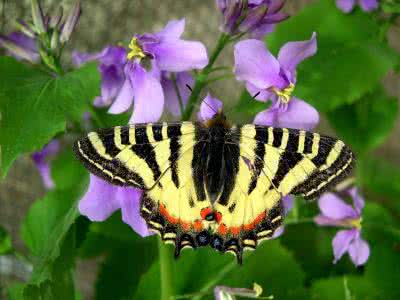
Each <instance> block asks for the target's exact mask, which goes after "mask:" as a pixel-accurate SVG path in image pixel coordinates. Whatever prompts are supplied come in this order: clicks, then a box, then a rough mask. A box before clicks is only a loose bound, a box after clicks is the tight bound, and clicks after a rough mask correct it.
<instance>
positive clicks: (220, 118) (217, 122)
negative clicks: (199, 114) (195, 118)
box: [204, 109, 232, 129]
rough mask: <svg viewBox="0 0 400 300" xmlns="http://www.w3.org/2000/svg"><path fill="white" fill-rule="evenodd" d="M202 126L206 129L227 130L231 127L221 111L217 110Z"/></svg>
mask: <svg viewBox="0 0 400 300" xmlns="http://www.w3.org/2000/svg"><path fill="white" fill-rule="evenodd" d="M204 125H205V126H206V127H207V128H210V127H223V128H226V129H229V128H231V127H232V125H231V123H230V122H229V121H228V120H227V118H226V116H225V114H224V113H223V111H222V109H219V110H218V111H217V112H216V113H215V115H214V116H213V117H212V118H211V119H208V120H206V121H205V122H204Z"/></svg>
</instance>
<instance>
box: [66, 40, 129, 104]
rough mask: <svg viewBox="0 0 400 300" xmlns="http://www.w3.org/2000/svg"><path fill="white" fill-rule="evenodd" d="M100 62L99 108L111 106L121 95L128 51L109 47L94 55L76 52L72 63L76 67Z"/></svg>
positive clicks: (97, 102) (97, 100) (73, 54)
mask: <svg viewBox="0 0 400 300" xmlns="http://www.w3.org/2000/svg"><path fill="white" fill-rule="evenodd" d="M93 60H98V61H99V62H100V64H99V67H98V68H99V72H100V74H101V95H100V96H99V97H96V99H95V100H94V105H95V106H97V107H103V106H110V105H111V104H112V102H113V101H114V100H115V98H116V97H117V95H118V94H119V92H120V90H121V88H122V85H123V84H124V81H125V74H124V66H125V64H126V50H125V48H123V47H113V46H109V47H106V48H104V49H103V50H102V51H100V52H98V53H94V54H85V53H79V52H77V51H74V52H73V53H72V62H73V64H74V65H75V66H78V67H79V66H81V65H82V64H84V63H86V62H88V61H93Z"/></svg>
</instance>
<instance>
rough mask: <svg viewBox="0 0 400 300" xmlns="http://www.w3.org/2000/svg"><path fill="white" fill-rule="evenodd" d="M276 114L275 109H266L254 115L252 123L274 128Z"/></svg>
mask: <svg viewBox="0 0 400 300" xmlns="http://www.w3.org/2000/svg"><path fill="white" fill-rule="evenodd" d="M277 113H278V111H277V110H276V109H271V108H270V109H266V110H263V111H261V112H259V113H258V114H256V116H255V118H254V120H253V123H254V124H257V125H265V126H274V125H273V124H276V123H277V118H278V116H277Z"/></svg>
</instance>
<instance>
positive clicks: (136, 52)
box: [127, 37, 146, 60]
mask: <svg viewBox="0 0 400 300" xmlns="http://www.w3.org/2000/svg"><path fill="white" fill-rule="evenodd" d="M129 49H131V51H129V53H128V55H127V58H128V60H131V59H134V58H138V59H139V60H141V59H142V58H145V57H146V54H144V52H143V49H142V48H140V46H139V44H138V40H137V38H136V37H134V38H132V40H131V42H130V43H129Z"/></svg>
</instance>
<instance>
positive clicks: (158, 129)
mask: <svg viewBox="0 0 400 300" xmlns="http://www.w3.org/2000/svg"><path fill="white" fill-rule="evenodd" d="M162 128H163V126H162V125H161V124H154V125H153V126H152V127H151V129H152V131H153V138H154V140H155V141H157V142H158V141H161V140H162V139H163V136H162Z"/></svg>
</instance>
